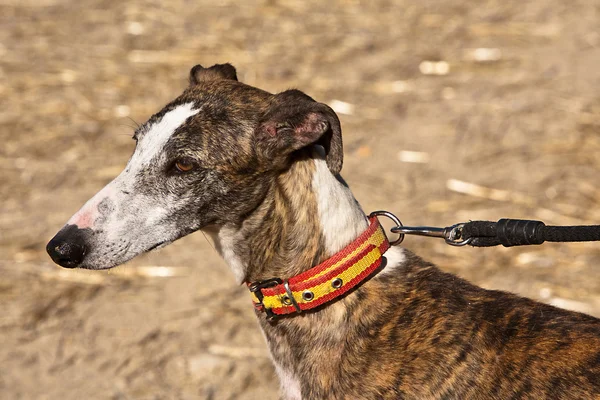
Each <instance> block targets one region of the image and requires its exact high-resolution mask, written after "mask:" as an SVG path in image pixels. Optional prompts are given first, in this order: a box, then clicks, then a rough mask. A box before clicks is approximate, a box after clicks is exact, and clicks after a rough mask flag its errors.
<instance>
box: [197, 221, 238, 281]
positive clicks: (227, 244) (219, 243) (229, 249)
mask: <svg viewBox="0 0 600 400" xmlns="http://www.w3.org/2000/svg"><path fill="white" fill-rule="evenodd" d="M204 232H205V233H206V234H208V235H209V236H210V237H211V238H212V240H213V242H214V243H215V246H216V248H217V251H218V252H219V254H220V255H221V257H223V260H225V262H226V263H227V265H229V268H230V269H231V271H233V275H235V279H236V281H237V283H239V284H242V283H243V282H244V278H245V277H246V266H245V265H244V262H243V261H242V259H241V258H240V257H239V256H238V255H237V254H236V253H235V248H236V247H237V245H238V243H239V242H240V241H242V240H243V239H242V238H241V237H240V236H241V235H239V233H238V230H236V229H235V228H231V227H227V226H223V227H222V228H220V229H219V230H218V231H216V230H213V229H205V230H204Z"/></svg>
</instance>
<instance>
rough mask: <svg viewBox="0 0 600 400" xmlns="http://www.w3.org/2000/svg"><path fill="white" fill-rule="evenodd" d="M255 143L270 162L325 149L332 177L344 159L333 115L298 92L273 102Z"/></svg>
mask: <svg viewBox="0 0 600 400" xmlns="http://www.w3.org/2000/svg"><path fill="white" fill-rule="evenodd" d="M256 133H257V140H258V141H259V146H260V147H261V148H262V149H263V154H265V155H266V156H267V157H268V158H269V159H275V158H277V157H278V156H282V155H283V156H287V155H289V154H290V153H291V152H293V151H296V150H299V149H301V148H303V147H306V146H308V145H311V144H319V145H322V146H323V148H324V149H325V154H326V161H327V166H328V167H329V169H330V170H331V172H332V173H333V174H334V175H335V174H338V173H339V172H340V170H341V169H342V162H343V159H344V153H343V147H342V129H341V127H340V120H339V119H338V117H337V115H336V114H335V112H334V111H333V110H332V109H331V108H329V107H328V106H327V105H325V104H323V103H318V102H316V101H314V100H313V99H312V98H311V97H309V96H307V95H306V94H304V93H302V92H301V91H299V90H287V91H285V92H282V93H279V94H277V95H275V101H274V103H273V104H272V106H271V107H270V108H269V110H268V111H267V113H266V114H265V115H264V116H263V118H262V119H261V121H260V123H259V125H258V128H257V132H256Z"/></svg>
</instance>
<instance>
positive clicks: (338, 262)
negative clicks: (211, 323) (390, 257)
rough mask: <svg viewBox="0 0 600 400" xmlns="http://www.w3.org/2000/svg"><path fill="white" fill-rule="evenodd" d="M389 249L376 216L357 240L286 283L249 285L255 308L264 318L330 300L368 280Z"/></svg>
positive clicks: (263, 282) (260, 282)
mask: <svg viewBox="0 0 600 400" xmlns="http://www.w3.org/2000/svg"><path fill="white" fill-rule="evenodd" d="M389 248H390V243H389V241H388V239H387V237H386V236H385V233H384V231H383V228H382V227H381V225H380V224H379V221H378V219H377V217H376V216H371V217H369V227H368V228H367V230H366V231H364V232H363V233H362V234H361V235H360V236H359V237H358V238H357V239H356V240H354V241H353V242H352V243H350V244H349V245H348V246H346V247H345V248H344V249H342V250H341V251H340V252H338V253H336V254H335V255H333V256H332V257H330V258H328V259H327V260H325V261H324V262H322V263H321V264H319V265H317V266H316V267H313V268H311V269H309V270H308V271H305V272H303V273H301V274H300V275H296V276H294V277H292V278H289V279H287V280H283V279H279V278H274V279H267V280H263V281H257V282H253V283H251V284H249V285H248V288H249V289H250V293H251V295H252V301H253V303H254V307H255V308H256V309H257V310H261V311H264V312H266V314H267V319H269V320H273V319H275V318H276V317H277V316H281V315H286V314H293V313H301V312H302V311H306V310H310V309H313V308H315V307H318V306H321V305H323V304H325V303H328V302H330V301H333V300H335V299H337V298H338V297H340V296H342V295H343V294H345V293H347V292H348V291H349V290H351V289H352V288H354V287H356V286H357V285H359V284H360V283H361V282H363V281H364V280H365V279H367V278H368V277H369V276H370V275H371V273H373V271H375V270H376V269H377V268H378V267H379V266H380V265H381V261H382V257H383V253H385V252H386V251H387V249H389Z"/></svg>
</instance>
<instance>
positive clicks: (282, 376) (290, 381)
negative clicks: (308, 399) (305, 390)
mask: <svg viewBox="0 0 600 400" xmlns="http://www.w3.org/2000/svg"><path fill="white" fill-rule="evenodd" d="M273 364H274V365H275V371H276V372H277V376H279V385H280V388H281V395H282V396H283V398H284V399H285V400H302V392H301V391H300V382H298V380H297V379H296V378H294V376H293V374H291V373H290V372H289V371H287V370H285V369H283V368H282V367H281V366H280V365H279V364H278V363H276V362H275V361H273Z"/></svg>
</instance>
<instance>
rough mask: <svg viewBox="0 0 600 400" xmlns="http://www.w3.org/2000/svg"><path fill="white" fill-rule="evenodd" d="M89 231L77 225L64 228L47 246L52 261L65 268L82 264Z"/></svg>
mask: <svg viewBox="0 0 600 400" xmlns="http://www.w3.org/2000/svg"><path fill="white" fill-rule="evenodd" d="M87 231H88V229H85V230H84V229H79V228H78V227H77V226H76V225H67V226H65V227H64V228H62V229H61V230H60V231H59V232H58V233H57V234H56V236H54V237H53V238H52V240H50V242H48V245H47V246H46V251H47V252H48V254H49V255H50V257H51V258H52V261H54V262H55V263H57V264H58V265H60V266H61V267H65V268H75V267H77V266H78V265H79V264H81V262H82V261H83V257H85V253H86V252H87V247H86V236H87Z"/></svg>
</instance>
